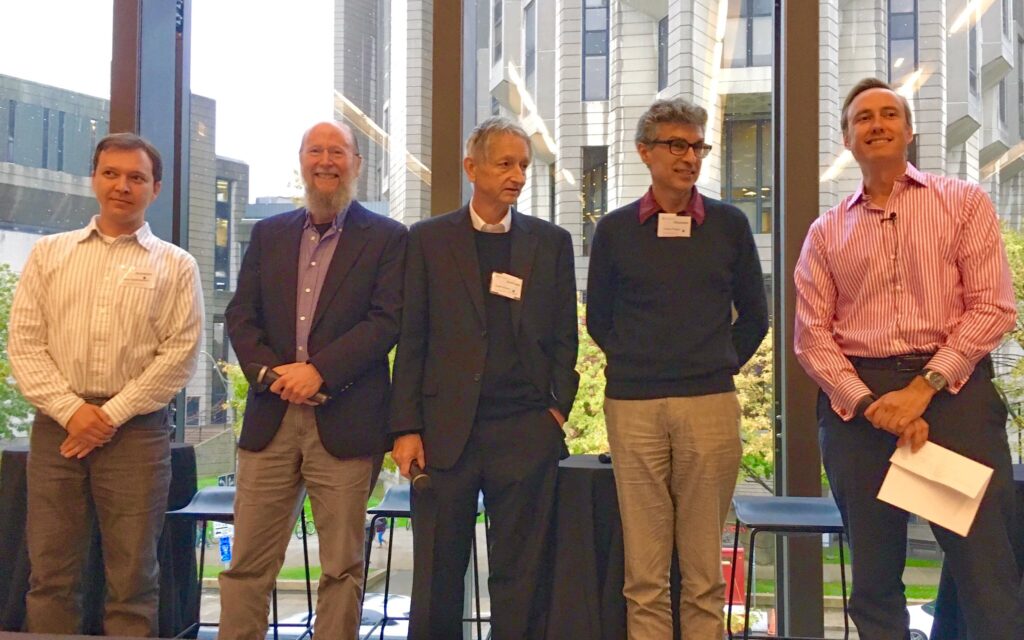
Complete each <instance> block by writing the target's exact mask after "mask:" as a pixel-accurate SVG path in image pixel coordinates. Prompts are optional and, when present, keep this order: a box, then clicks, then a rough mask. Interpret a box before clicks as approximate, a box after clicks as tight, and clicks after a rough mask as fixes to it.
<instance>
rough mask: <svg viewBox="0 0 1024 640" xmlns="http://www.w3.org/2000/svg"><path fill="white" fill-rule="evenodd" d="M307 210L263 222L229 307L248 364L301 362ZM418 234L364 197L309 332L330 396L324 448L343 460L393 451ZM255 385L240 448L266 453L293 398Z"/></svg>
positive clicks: (322, 414) (322, 427)
mask: <svg viewBox="0 0 1024 640" xmlns="http://www.w3.org/2000/svg"><path fill="white" fill-rule="evenodd" d="M305 217H306V211H305V209H298V210H296V211H289V212H287V213H282V214H279V215H276V216H273V217H270V218H267V219H266V220H261V221H260V222H258V223H256V226H255V227H254V228H253V230H252V238H251V240H250V243H249V249H248V250H247V251H246V252H245V257H244V258H243V259H242V268H241V270H240V271H239V274H238V290H237V291H236V292H235V296H234V297H233V298H232V299H231V302H230V303H229V304H228V306H227V310H226V311H225V314H224V315H225V319H226V320H227V330H228V335H229V336H230V338H231V346H232V347H233V348H234V350H235V353H236V354H237V355H238V361H239V362H240V363H241V364H242V366H243V367H245V365H247V364H249V363H258V364H261V365H268V366H270V367H275V366H277V365H280V364H287V363H290V362H295V361H296V357H295V321H296V317H295V315H296V311H295V304H296V303H295V290H296V287H297V286H298V284H297V283H298V260H299V243H300V242H302V235H303V234H302V227H303V224H304V221H305ZM407 236H408V232H407V230H406V228H405V227H404V226H403V225H402V224H400V223H398V222H396V221H394V220H391V219H390V218H386V217H384V216H381V215H378V214H375V213H372V212H370V211H369V210H367V209H365V208H364V207H363V206H361V205H360V204H359V203H358V202H353V203H352V204H351V205H350V207H349V210H348V214H347V217H346V219H345V225H344V228H343V229H342V233H341V237H340V238H339V239H338V246H337V249H336V251H335V253H334V258H333V259H332V260H331V264H330V266H329V267H328V272H327V277H326V279H325V280H324V286H323V289H322V291H321V293H320V298H319V300H318V303H317V307H316V312H315V313H314V315H313V324H312V327H311V330H310V335H309V346H308V348H309V361H310V362H311V363H312V364H313V366H315V367H316V368H317V371H319V372H320V375H321V376H322V377H323V379H324V386H325V390H326V391H327V393H329V394H330V395H331V396H332V399H331V401H330V402H328V403H326V404H324V405H322V406H319V407H317V408H316V421H317V429H318V430H319V432H320V440H321V441H322V442H323V444H324V447H325V448H326V449H327V451H329V452H330V453H331V454H332V455H334V456H336V457H339V458H350V457H358V456H364V455H369V454H376V453H381V452H383V451H386V450H387V449H388V446H389V441H388V435H387V430H386V427H385V424H386V419H387V406H388V394H389V376H388V359H387V354H388V351H390V350H391V347H393V346H394V344H395V340H396V339H397V337H398V330H399V322H400V320H399V318H400V314H401V306H402V266H403V262H404V255H405V245H406V240H407ZM249 384H250V389H249V396H248V400H247V404H246V407H245V418H244V421H243V423H242V435H241V437H240V438H239V440H238V446H239V447H241V448H242V449H247V450H249V451H259V450H260V449H263V448H264V447H266V446H267V445H268V444H269V443H270V441H271V440H272V439H273V437H274V434H275V433H277V430H278V428H279V427H280V425H281V419H282V418H283V417H284V413H285V411H286V410H287V408H288V403H287V402H285V401H283V400H281V398H280V397H279V396H278V395H277V394H274V393H271V392H270V391H261V392H256V391H255V388H256V385H255V381H254V380H252V379H250V380H249Z"/></svg>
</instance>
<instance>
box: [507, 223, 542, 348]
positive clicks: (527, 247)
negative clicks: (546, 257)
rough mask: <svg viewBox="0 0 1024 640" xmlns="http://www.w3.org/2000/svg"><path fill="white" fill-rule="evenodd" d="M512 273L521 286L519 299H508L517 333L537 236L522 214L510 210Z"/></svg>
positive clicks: (513, 325) (535, 250) (535, 251)
mask: <svg viewBox="0 0 1024 640" xmlns="http://www.w3.org/2000/svg"><path fill="white" fill-rule="evenodd" d="M511 233H512V263H511V269H510V270H511V272H512V275H514V276H516V277H517V278H521V279H522V281H523V287H522V290H521V291H520V295H519V299H518V300H512V301H510V302H511V304H510V305H509V313H510V314H511V316H512V331H513V332H514V333H515V334H517V335H518V333H519V321H520V320H521V319H522V317H523V300H524V299H525V298H526V295H527V294H526V292H527V289H528V288H529V285H530V271H531V269H533V258H534V255H535V254H536V253H537V236H535V235H533V234H532V233H530V229H529V228H528V227H527V225H526V224H524V223H523V214H521V213H519V211H517V210H515V209H513V210H512V230H511Z"/></svg>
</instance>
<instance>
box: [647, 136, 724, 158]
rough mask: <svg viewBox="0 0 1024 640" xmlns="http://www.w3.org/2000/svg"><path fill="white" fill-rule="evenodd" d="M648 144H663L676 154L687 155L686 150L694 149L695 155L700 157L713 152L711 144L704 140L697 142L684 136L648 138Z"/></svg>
mask: <svg viewBox="0 0 1024 640" xmlns="http://www.w3.org/2000/svg"><path fill="white" fill-rule="evenodd" d="M647 144H649V145H655V144H663V145H666V146H667V147H668V150H669V151H671V152H672V155H675V156H685V155H686V152H687V151H689V150H690V149H693V153H694V155H696V156H697V157H698V158H706V157H708V154H709V153H711V145H710V144H704V141H703V140H698V141H697V142H688V141H686V140H683V139H682V138H671V139H669V140H648V141H647Z"/></svg>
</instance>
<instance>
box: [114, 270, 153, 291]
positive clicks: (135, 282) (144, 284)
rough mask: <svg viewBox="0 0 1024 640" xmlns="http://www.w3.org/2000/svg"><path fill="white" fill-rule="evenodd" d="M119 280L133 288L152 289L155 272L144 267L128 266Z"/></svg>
mask: <svg viewBox="0 0 1024 640" xmlns="http://www.w3.org/2000/svg"><path fill="white" fill-rule="evenodd" d="M121 282H123V283H124V286H126V287H132V288H133V289H152V288H154V287H156V273H155V272H154V271H153V270H152V269H148V268H145V267H128V270H127V271H125V274H124V277H123V278H121Z"/></svg>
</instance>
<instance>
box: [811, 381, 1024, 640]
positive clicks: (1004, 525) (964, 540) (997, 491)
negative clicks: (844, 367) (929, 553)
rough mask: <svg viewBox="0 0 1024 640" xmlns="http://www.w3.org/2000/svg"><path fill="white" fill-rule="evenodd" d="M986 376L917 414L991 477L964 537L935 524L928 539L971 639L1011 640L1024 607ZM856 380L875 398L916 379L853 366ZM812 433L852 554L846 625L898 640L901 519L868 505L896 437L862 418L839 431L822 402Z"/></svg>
mask: <svg viewBox="0 0 1024 640" xmlns="http://www.w3.org/2000/svg"><path fill="white" fill-rule="evenodd" d="M985 369H986V367H981V366H979V367H977V368H976V369H975V371H974V374H973V375H972V376H971V378H970V380H969V381H968V382H967V384H966V385H964V387H963V388H962V389H961V390H960V392H959V393H958V394H956V395H952V394H949V393H946V392H942V393H939V394H937V395H936V396H935V397H934V398H933V399H932V401H931V404H930V405H929V407H928V409H927V411H926V412H925V414H924V419H925V421H927V422H928V425H929V435H928V439H929V441H931V442H934V443H936V444H939V445H942V446H943V447H946V448H948V449H952V450H953V451H956V452H957V453H960V454H962V455H965V456H967V457H968V458H971V459H973V460H976V461H978V462H980V463H982V464H984V465H987V466H990V467H992V468H993V469H994V474H993V476H992V480H991V482H990V483H989V486H988V490H987V492H986V494H985V497H984V498H983V499H982V502H981V507H980V508H979V509H978V514H977V517H976V519H975V521H974V524H973V526H972V527H971V531H970V533H969V534H968V535H967V537H961V536H959V535H957V534H955V533H953V532H951V531H949V530H948V529H945V528H944V527H940V526H938V525H934V524H933V525H932V531H933V532H934V533H935V538H936V540H938V542H939V545H940V546H941V547H942V550H943V551H944V552H945V554H946V555H945V569H946V570H947V571H948V572H949V573H950V575H951V576H952V577H953V580H954V581H955V583H956V586H957V590H958V595H959V600H960V605H961V608H962V609H963V612H964V616H965V625H966V627H967V629H966V630H965V631H966V632H967V633H969V634H970V636H969V637H970V638H975V639H980V638H1016V637H1019V634H1020V633H1021V631H1020V630H1021V629H1024V606H1022V603H1021V598H1020V594H1019V591H1018V587H1019V585H1020V572H1019V569H1018V565H1017V562H1016V560H1015V556H1014V544H1013V540H1014V536H1015V535H1018V533H1017V531H1018V529H1017V518H1016V498H1015V491H1014V485H1013V472H1012V467H1011V463H1010V451H1009V447H1008V445H1007V438H1006V409H1005V407H1004V406H1003V403H1002V402H1001V400H1000V399H999V397H998V395H997V393H996V391H995V388H994V387H993V385H992V381H991V380H990V377H989V375H988V373H987V371H986V370H985ZM857 372H858V374H859V375H860V377H861V379H862V380H864V382H865V383H866V384H867V385H868V387H869V388H870V389H871V390H872V391H873V392H874V393H876V394H878V395H881V394H883V393H886V392H889V391H893V390H895V389H900V388H903V387H904V386H906V385H907V384H908V383H909V382H910V381H911V379H913V377H914V376H915V375H917V374H918V373H919V371H895V370H893V369H889V370H885V369H876V368H867V367H861V366H858V370H857ZM818 424H819V427H820V432H819V436H820V442H821V451H822V458H823V460H824V463H825V471H826V473H827V474H828V479H829V483H830V484H831V486H832V493H833V495H834V496H835V498H836V503H837V504H838V505H839V510H840V512H841V513H842V516H843V524H844V525H845V527H846V532H847V535H848V536H849V539H850V546H851V549H852V554H851V555H852V559H851V562H852V568H853V593H852V595H851V598H850V616H851V617H852V618H853V621H854V623H855V624H856V625H857V631H858V632H859V633H860V637H861V638H862V639H864V640H905V639H906V638H908V637H909V632H908V628H907V624H908V621H907V612H906V598H905V596H904V585H903V579H902V575H903V568H904V564H905V563H906V550H907V519H908V514H907V512H905V511H903V510H902V509H898V508H896V507H893V506H892V505H889V504H887V503H884V502H882V501H880V500H878V499H877V498H876V497H875V496H877V495H878V490H879V488H880V487H881V485H882V481H883V479H884V478H885V474H886V472H887V471H888V468H889V457H890V456H891V455H892V453H893V451H894V450H895V448H896V436H893V435H891V434H889V433H888V432H886V431H883V430H880V429H875V428H874V427H873V426H872V425H871V424H870V423H869V422H868V421H867V420H866V419H864V418H856V419H854V420H852V421H850V422H843V421H842V420H841V419H840V418H839V416H838V415H836V413H835V412H834V411H833V410H832V408H831V407H830V406H829V401H828V398H827V397H826V396H825V394H823V393H822V394H819V397H818ZM936 624H938V620H937V621H936Z"/></svg>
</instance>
